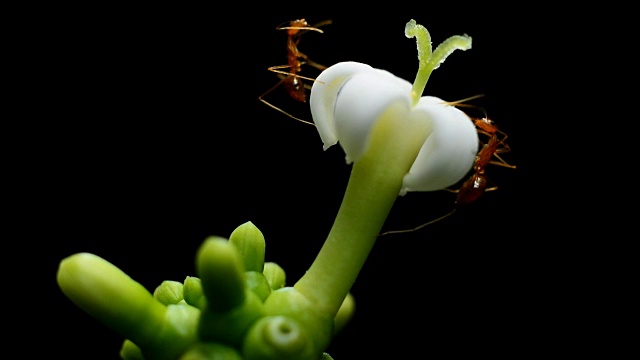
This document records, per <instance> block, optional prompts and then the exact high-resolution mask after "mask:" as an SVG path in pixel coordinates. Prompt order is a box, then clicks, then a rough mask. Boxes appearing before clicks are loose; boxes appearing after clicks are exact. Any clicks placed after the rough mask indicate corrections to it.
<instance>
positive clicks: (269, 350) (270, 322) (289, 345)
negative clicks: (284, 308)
mask: <svg viewBox="0 0 640 360" xmlns="http://www.w3.org/2000/svg"><path fill="white" fill-rule="evenodd" d="M306 330H307V329H305V328H304V326H303V325H302V324H300V322H298V321H296V320H294V319H292V318H290V317H288V316H267V317H264V318H262V319H260V320H258V321H257V322H256V324H255V325H254V326H253V327H252V328H251V331H249V335H248V336H247V338H246V339H245V342H244V344H243V346H242V352H243V354H244V356H245V359H246V360H317V359H318V355H317V351H316V349H315V347H314V343H313V340H312V339H311V338H310V335H309V333H308V332H307V331H306Z"/></svg>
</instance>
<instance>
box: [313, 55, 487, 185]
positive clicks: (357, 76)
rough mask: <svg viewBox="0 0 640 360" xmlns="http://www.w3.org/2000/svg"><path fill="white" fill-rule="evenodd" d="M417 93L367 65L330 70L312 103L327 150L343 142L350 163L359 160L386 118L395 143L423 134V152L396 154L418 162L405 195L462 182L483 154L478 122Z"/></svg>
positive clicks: (337, 66) (387, 134)
mask: <svg viewBox="0 0 640 360" xmlns="http://www.w3.org/2000/svg"><path fill="white" fill-rule="evenodd" d="M411 92H412V85H411V84H410V83H409V82H407V81H406V80H404V79H401V78H398V77H396V76H394V75H393V74H391V73H389V72H387V71H384V70H380V69H375V68H372V67H371V66H369V65H366V64H362V63H358V62H341V63H338V64H335V65H333V66H331V67H329V68H327V69H326V70H324V71H323V72H322V73H321V74H320V75H319V76H318V78H317V79H316V81H315V82H314V84H313V87H312V89H311V96H310V99H309V103H310V107H311V114H312V116H313V121H314V123H315V124H316V127H317V129H318V132H319V134H320V138H321V139H322V142H323V144H324V149H325V150H326V149H327V148H329V147H330V146H332V145H335V144H336V143H338V142H339V143H340V145H341V146H342V148H343V149H344V151H345V154H346V161H347V163H348V164H350V163H352V162H357V161H358V159H360V158H361V157H362V156H363V155H364V154H365V153H366V152H367V151H368V150H369V147H370V144H371V140H372V134H373V133H374V132H373V129H374V128H375V126H376V125H377V124H378V123H379V122H380V120H381V119H383V118H386V119H387V121H391V122H392V123H391V124H392V127H391V128H390V129H387V128H385V130H384V131H385V133H383V134H381V135H380V136H384V137H385V138H388V139H389V141H400V142H402V141H403V140H402V139H403V138H404V137H411V136H421V137H420V144H422V145H421V146H420V147H419V149H413V150H410V151H405V152H399V153H398V154H394V156H410V157H412V158H415V160H414V162H413V165H412V166H411V168H410V169H409V171H408V172H407V173H406V174H405V175H404V178H403V185H402V189H401V190H400V195H404V194H405V193H406V192H408V191H433V190H441V189H444V188H446V187H449V186H451V185H453V184H455V183H457V182H458V181H459V180H461V179H462V177H464V176H465V175H466V174H467V173H468V172H469V170H470V169H471V167H472V165H473V162H474V160H475V156H476V153H477V151H478V144H479V140H478V134H477V131H476V128H475V126H474V124H473V122H472V121H471V119H469V117H468V116H467V115H466V114H465V113H464V112H463V111H461V110H459V109H457V108H456V107H454V106H451V105H447V104H446V103H445V102H444V101H443V100H441V99H439V98H436V97H432V96H423V97H421V98H420V99H419V100H418V102H417V103H416V104H415V105H414V104H413V103H412V94H411ZM414 95H415V94H414ZM396 128H397V129H403V130H398V131H402V132H403V133H402V136H400V137H398V136H397V134H393V132H394V131H395V129H396ZM398 139H400V140H398ZM398 145H399V146H401V144H398ZM381 161H382V160H381ZM384 161H389V160H388V159H385V160H384Z"/></svg>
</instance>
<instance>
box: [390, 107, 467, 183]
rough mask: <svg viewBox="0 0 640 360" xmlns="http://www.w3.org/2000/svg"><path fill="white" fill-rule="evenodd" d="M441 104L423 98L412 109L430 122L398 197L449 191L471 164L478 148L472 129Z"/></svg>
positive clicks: (462, 117)
mask: <svg viewBox="0 0 640 360" xmlns="http://www.w3.org/2000/svg"><path fill="white" fill-rule="evenodd" d="M443 102H444V101H443V100H441V99H438V98H436V97H432V96H424V97H422V98H421V99H420V101H419V102H418V104H417V105H416V107H415V108H414V111H418V112H423V113H424V115H425V116H426V117H428V118H429V119H430V120H431V122H432V131H431V134H430V135H429V137H428V138H427V141H425V143H424V145H423V146H422V148H421V149H420V152H419V153H418V157H417V158H416V160H415V162H414V163H413V166H412V167H411V169H410V170H409V173H408V174H407V175H405V177H404V181H403V188H402V190H401V192H400V195H404V194H406V193H407V192H408V191H433V190H441V189H444V188H446V187H449V186H451V185H453V184H455V183H457V182H458V181H460V180H461V179H462V178H463V177H464V176H465V175H466V174H467V173H468V172H469V170H470V169H471V167H472V165H473V162H474V161H475V157H476V154H477V152H478V144H479V139H478V133H477V131H476V127H475V125H474V124H473V122H472V121H471V119H469V117H468V116H467V115H466V114H465V113H464V112H463V111H461V110H460V109H457V108H456V107H454V106H450V105H445V104H444V103H443Z"/></svg>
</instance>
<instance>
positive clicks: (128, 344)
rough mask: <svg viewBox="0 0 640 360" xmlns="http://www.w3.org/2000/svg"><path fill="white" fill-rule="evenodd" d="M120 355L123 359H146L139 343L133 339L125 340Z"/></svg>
mask: <svg viewBox="0 0 640 360" xmlns="http://www.w3.org/2000/svg"><path fill="white" fill-rule="evenodd" d="M120 357H121V358H122V360H144V356H142V351H140V348H139V347H138V345H136V344H134V343H133V342H132V341H131V340H125V341H124V343H122V347H121V348H120Z"/></svg>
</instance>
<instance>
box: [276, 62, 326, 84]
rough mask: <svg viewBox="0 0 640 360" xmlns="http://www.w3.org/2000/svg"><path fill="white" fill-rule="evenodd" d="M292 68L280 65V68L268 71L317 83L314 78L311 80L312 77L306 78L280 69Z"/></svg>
mask: <svg viewBox="0 0 640 360" xmlns="http://www.w3.org/2000/svg"><path fill="white" fill-rule="evenodd" d="M290 67H291V66H289V65H279V66H272V67H270V68H268V69H267V70H269V71H271V72H274V73H277V74H282V75H287V76H293V77H296V78H299V79H304V80H309V81H317V80H316V79H314V78H310V77H306V76H302V75H298V74H294V73H291V72H287V71H283V70H280V69H286V68H290Z"/></svg>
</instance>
